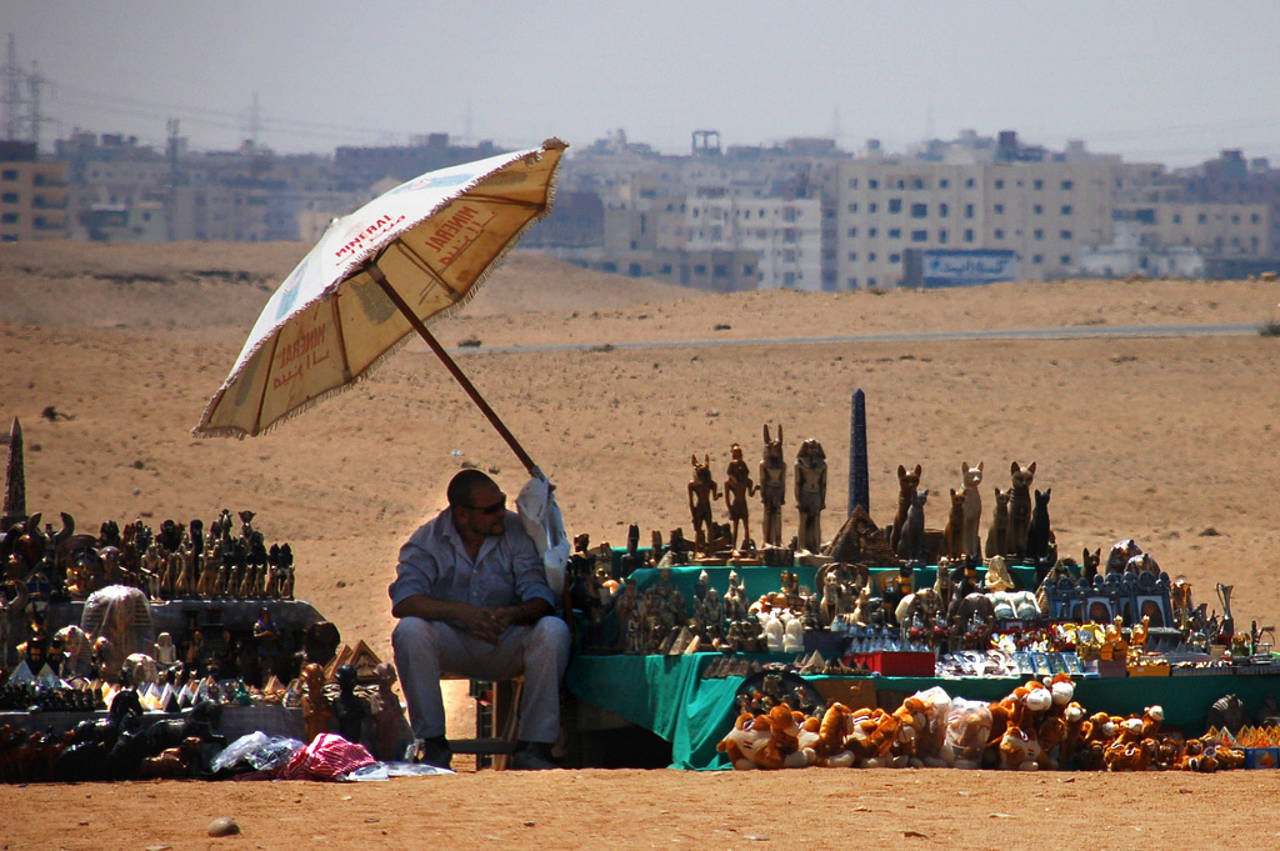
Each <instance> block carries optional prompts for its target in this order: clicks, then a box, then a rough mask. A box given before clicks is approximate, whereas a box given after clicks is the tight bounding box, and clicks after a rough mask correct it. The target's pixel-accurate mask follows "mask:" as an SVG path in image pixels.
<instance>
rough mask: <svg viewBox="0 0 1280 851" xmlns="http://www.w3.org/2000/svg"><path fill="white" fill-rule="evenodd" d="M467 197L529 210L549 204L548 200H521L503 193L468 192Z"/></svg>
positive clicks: (538, 208) (539, 208)
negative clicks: (502, 194) (506, 196)
mask: <svg viewBox="0 0 1280 851" xmlns="http://www.w3.org/2000/svg"><path fill="white" fill-rule="evenodd" d="M466 198H467V199H468V200H470V199H475V200H479V201H488V202H490V203H492V204H505V205H507V206H508V207H524V208H525V209H528V210H541V209H542V208H544V207H546V206H547V205H546V202H539V201H521V200H519V199H518V198H505V197H503V196H501V195H485V194H484V193H483V192H468V193H467V194H466Z"/></svg>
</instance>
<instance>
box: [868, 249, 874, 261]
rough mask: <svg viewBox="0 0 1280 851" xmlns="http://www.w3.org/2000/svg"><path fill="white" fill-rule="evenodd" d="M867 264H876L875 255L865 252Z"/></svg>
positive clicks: (871, 252)
mask: <svg viewBox="0 0 1280 851" xmlns="http://www.w3.org/2000/svg"><path fill="white" fill-rule="evenodd" d="M867 262H868V263H874V262H876V253H875V252H874V251H868V252H867Z"/></svg>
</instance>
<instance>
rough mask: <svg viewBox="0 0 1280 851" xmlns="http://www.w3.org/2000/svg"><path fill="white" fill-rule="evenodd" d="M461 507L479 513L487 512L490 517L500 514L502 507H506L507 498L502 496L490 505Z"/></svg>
mask: <svg viewBox="0 0 1280 851" xmlns="http://www.w3.org/2000/svg"><path fill="white" fill-rule="evenodd" d="M463 507H464V508H465V509H467V511H475V512H478V513H480V514H487V515H489V516H490V517H493V516H496V515H498V514H501V513H502V511H503V509H504V508H506V507H507V498H506V497H505V496H504V497H503V498H502V499H500V500H498V501H497V502H495V503H493V504H492V505H465V506H463Z"/></svg>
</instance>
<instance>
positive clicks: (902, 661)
mask: <svg viewBox="0 0 1280 851" xmlns="http://www.w3.org/2000/svg"><path fill="white" fill-rule="evenodd" d="M849 657H850V659H851V662H850V664H858V665H866V666H867V667H868V668H870V669H871V670H873V671H876V672H877V673H880V674H883V675H884V676H886V677H932V676H933V675H934V668H935V667H936V665H937V660H936V659H934V656H933V654H932V653H928V652H917V651H893V652H890V651H884V650H881V651H877V652H875V653H850V654H849Z"/></svg>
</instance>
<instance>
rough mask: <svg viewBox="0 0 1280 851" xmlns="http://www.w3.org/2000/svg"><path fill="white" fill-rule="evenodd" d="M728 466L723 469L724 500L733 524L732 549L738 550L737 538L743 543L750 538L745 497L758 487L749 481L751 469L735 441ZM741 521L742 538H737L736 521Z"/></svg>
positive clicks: (756, 490) (730, 451)
mask: <svg viewBox="0 0 1280 851" xmlns="http://www.w3.org/2000/svg"><path fill="white" fill-rule="evenodd" d="M729 458H730V460H729V468H728V469H727V470H726V471H725V480H724V502H725V505H726V506H727V507H728V509H729V522H730V523H732V524H733V549H734V551H735V552H736V551H737V550H738V545H739V540H741V542H742V543H743V544H745V543H746V542H747V541H748V540H750V539H751V521H750V519H749V517H748V514H749V511H748V509H747V497H749V496H755V494H756V493H758V492H759V491H760V487H759V486H758V485H756V483H755V482H753V481H751V470H750V469H748V468H747V462H746V461H744V460H742V447H741V446H740V445H738V444H737V443H735V444H733V446H731V447H730V448H729ZM739 521H741V522H742V538H741V539H739V538H738V522H739Z"/></svg>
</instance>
